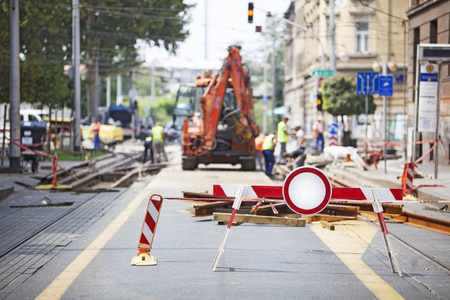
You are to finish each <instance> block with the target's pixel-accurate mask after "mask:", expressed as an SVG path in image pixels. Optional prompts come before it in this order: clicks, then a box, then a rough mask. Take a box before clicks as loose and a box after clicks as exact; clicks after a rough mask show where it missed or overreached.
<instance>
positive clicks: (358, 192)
mask: <svg viewBox="0 0 450 300" xmlns="http://www.w3.org/2000/svg"><path fill="white" fill-rule="evenodd" d="M213 191H214V196H234V197H235V200H234V203H233V213H232V214H231V217H230V220H229V222H228V226H227V229H226V231H225V234H224V236H223V238H222V241H221V243H220V246H219V249H218V251H217V255H216V258H215V260H214V264H213V268H212V271H213V272H214V271H215V270H216V268H217V265H218V263H219V259H220V257H221V256H222V254H223V252H224V247H225V243H226V240H227V237H228V234H229V232H230V229H231V224H232V223H233V218H234V216H235V213H236V211H237V210H238V209H239V208H240V205H241V203H242V200H243V198H244V197H255V196H256V197H258V198H270V197H273V198H280V196H282V198H283V199H284V201H285V202H286V204H287V206H288V207H289V208H290V209H291V210H292V211H294V212H296V213H299V214H302V215H303V214H304V215H312V214H317V213H319V212H320V211H322V210H323V209H324V208H325V207H326V206H327V205H328V203H329V201H330V199H331V198H337V199H353V200H356V199H360V200H369V201H371V203H372V206H373V209H374V211H375V212H376V213H377V215H378V219H379V223H380V229H381V232H382V234H383V238H384V242H385V246H386V251H387V255H388V258H389V262H390V265H391V269H392V272H393V273H396V272H397V273H398V275H399V276H400V277H402V272H401V269H400V266H399V264H398V260H397V255H396V253H395V252H394V250H393V247H392V245H391V242H390V239H389V232H388V230H387V227H386V223H385V222H384V217H383V213H382V212H383V207H382V205H381V199H383V200H387V201H401V200H402V199H403V190H402V189H389V188H377V189H374V188H332V187H331V184H330V181H329V179H328V177H327V176H326V175H325V174H324V173H323V172H322V171H321V170H319V169H317V168H314V167H300V168H298V169H295V170H293V171H292V172H291V173H289V175H288V176H287V177H286V179H285V181H284V184H283V186H282V187H274V186H230V185H215V186H214V189H213ZM221 200H222V199H221Z"/></svg>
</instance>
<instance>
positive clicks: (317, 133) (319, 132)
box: [313, 116, 325, 152]
mask: <svg viewBox="0 0 450 300" xmlns="http://www.w3.org/2000/svg"><path fill="white" fill-rule="evenodd" d="M313 130H314V137H315V138H316V143H315V145H314V150H316V151H317V150H319V143H320V151H321V152H323V147H324V146H325V141H324V139H323V131H324V126H323V122H322V117H321V116H319V118H318V119H317V121H316V122H315V123H314V125H313Z"/></svg>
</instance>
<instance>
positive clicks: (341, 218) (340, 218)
mask: <svg viewBox="0 0 450 300" xmlns="http://www.w3.org/2000/svg"><path fill="white" fill-rule="evenodd" d="M302 219H304V220H305V221H306V223H312V222H320V221H328V222H336V221H344V220H357V219H358V218H357V217H351V216H330V215H322V214H317V215H312V216H302Z"/></svg>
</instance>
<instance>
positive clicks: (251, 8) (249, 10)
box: [248, 2, 253, 24]
mask: <svg viewBox="0 0 450 300" xmlns="http://www.w3.org/2000/svg"><path fill="white" fill-rule="evenodd" d="M248 22H249V23H250V24H251V23H253V2H249V3H248Z"/></svg>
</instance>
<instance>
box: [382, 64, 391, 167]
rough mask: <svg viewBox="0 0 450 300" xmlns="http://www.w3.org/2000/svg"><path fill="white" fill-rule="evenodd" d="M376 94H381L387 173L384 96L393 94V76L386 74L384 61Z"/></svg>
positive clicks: (384, 154)
mask: <svg viewBox="0 0 450 300" xmlns="http://www.w3.org/2000/svg"><path fill="white" fill-rule="evenodd" d="M378 83H379V85H378V94H379V95H380V96H383V108H384V148H383V149H384V150H383V156H384V174H386V173H387V158H386V143H387V112H386V96H388V97H391V96H392V95H394V76H392V75H386V62H385V61H383V75H380V78H379V80H378Z"/></svg>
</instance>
